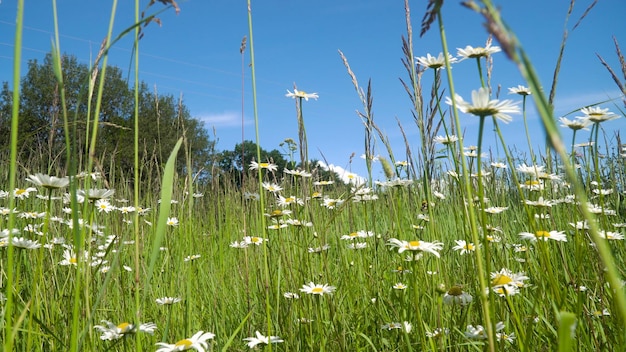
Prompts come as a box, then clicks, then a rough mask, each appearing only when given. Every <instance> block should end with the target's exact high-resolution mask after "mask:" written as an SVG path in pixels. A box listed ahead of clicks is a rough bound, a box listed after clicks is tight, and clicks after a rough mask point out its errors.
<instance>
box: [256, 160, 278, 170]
mask: <svg viewBox="0 0 626 352" xmlns="http://www.w3.org/2000/svg"><path fill="white" fill-rule="evenodd" d="M259 169H266V170H268V171H270V172H274V171H276V170H278V166H276V164H272V163H269V162H268V163H257V162H256V161H252V162H251V163H250V170H259Z"/></svg>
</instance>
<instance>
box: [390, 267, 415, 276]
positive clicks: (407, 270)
mask: <svg viewBox="0 0 626 352" xmlns="http://www.w3.org/2000/svg"><path fill="white" fill-rule="evenodd" d="M391 272H393V273H398V274H404V273H410V272H411V270H409V269H405V268H403V267H401V266H399V267H397V268H396V269H393V270H391Z"/></svg>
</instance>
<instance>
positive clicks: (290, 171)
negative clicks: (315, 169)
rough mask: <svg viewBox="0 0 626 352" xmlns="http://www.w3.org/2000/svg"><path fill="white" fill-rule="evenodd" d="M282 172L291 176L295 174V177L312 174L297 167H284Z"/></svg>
mask: <svg viewBox="0 0 626 352" xmlns="http://www.w3.org/2000/svg"><path fill="white" fill-rule="evenodd" d="M283 172H284V173H286V174H289V175H292V176H296V177H311V176H312V174H311V173H310V172H306V171H304V170H301V169H297V170H289V169H285V170H283Z"/></svg>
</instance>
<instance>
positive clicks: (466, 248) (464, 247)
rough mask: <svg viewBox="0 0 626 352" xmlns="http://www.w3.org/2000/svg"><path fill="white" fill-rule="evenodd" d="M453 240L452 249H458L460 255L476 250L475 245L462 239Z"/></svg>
mask: <svg viewBox="0 0 626 352" xmlns="http://www.w3.org/2000/svg"><path fill="white" fill-rule="evenodd" d="M455 242H456V246H454V247H452V249H453V250H455V251H460V252H461V253H460V254H461V255H463V254H466V253H470V252H473V251H475V250H476V246H475V245H474V244H473V243H468V242H465V241H463V240H457V241H455Z"/></svg>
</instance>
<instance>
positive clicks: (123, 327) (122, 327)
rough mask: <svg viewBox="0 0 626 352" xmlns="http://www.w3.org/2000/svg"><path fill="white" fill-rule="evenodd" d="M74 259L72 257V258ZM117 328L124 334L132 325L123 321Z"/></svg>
mask: <svg viewBox="0 0 626 352" xmlns="http://www.w3.org/2000/svg"><path fill="white" fill-rule="evenodd" d="M72 259H74V258H72ZM74 260H75V259H74ZM117 329H118V330H119V331H120V333H122V334H125V333H127V332H129V331H130V330H132V329H133V326H132V325H131V324H129V323H127V322H123V323H121V324H120V325H118V326H117Z"/></svg>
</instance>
